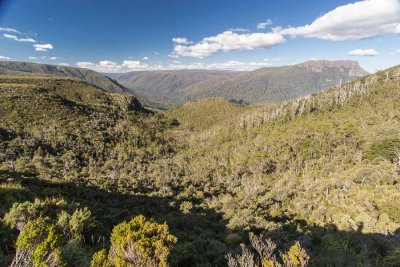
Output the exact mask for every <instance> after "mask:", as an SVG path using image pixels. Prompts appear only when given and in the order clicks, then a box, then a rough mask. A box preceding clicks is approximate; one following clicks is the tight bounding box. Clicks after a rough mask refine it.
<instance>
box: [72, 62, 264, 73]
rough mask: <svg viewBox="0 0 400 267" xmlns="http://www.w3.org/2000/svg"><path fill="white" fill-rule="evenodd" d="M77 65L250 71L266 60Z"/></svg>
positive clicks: (106, 68)
mask: <svg viewBox="0 0 400 267" xmlns="http://www.w3.org/2000/svg"><path fill="white" fill-rule="evenodd" d="M75 65H76V66H78V67H81V68H86V69H92V70H94V71H98V72H103V73H116V72H130V71H144V70H181V69H207V70H231V71H250V70H255V69H258V68H262V67H267V66H268V62H265V61H261V62H240V61H235V60H231V61H226V62H217V63H209V64H204V63H200V62H197V63H188V64H183V63H182V62H180V61H172V62H170V63H160V64H154V65H150V64H146V63H143V62H141V61H139V60H124V61H123V62H122V63H121V64H118V63H116V62H113V61H109V60H103V61H99V62H98V63H93V62H87V61H80V62H77V63H76V64H75Z"/></svg>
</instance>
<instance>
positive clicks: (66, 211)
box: [0, 66, 400, 267]
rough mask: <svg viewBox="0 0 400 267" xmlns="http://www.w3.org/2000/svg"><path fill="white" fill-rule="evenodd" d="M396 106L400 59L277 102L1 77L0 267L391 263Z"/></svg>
mask: <svg viewBox="0 0 400 267" xmlns="http://www.w3.org/2000/svg"><path fill="white" fill-rule="evenodd" d="M399 103H400V67H399V66H397V67H394V68H392V69H389V70H386V71H382V72H379V73H377V74H374V75H369V76H366V77H364V78H361V79H360V80H357V81H354V82H350V83H347V84H341V85H339V86H337V87H335V88H332V89H330V90H328V91H326V92H322V93H318V94H314V95H309V96H306V97H303V98H300V99H297V100H293V101H288V102H282V103H272V104H266V105H257V106H253V105H251V106H247V107H243V106H241V105H238V104H235V103H233V102H230V101H227V100H224V99H207V100H202V101H199V102H195V103H187V104H185V105H183V106H181V107H178V108H176V109H172V110H170V111H167V112H150V111H148V110H146V109H144V108H142V106H141V105H140V103H139V102H138V101H137V100H136V99H135V98H134V97H133V96H128V95H121V94H112V93H106V92H103V91H101V90H99V89H98V88H94V87H91V86H89V85H87V84H83V83H82V82H80V81H78V80H71V79H65V78H49V77H15V76H1V77H0V117H1V118H2V119H1V120H0V152H1V154H0V183H1V184H0V216H1V217H2V220H1V221H0V222H1V225H0V226H1V230H0V231H1V232H0V234H1V235H0V238H1V239H0V242H1V243H0V248H1V249H0V251H1V254H0V257H1V261H0V263H1V264H2V265H5V266H8V265H9V264H11V262H13V264H14V265H13V266H18V265H16V264H15V263H16V262H22V261H24V262H28V263H30V264H31V265H32V263H35V262H40V261H42V262H46V263H47V265H49V266H62V264H64V265H66V266H90V264H91V266H140V264H142V266H168V265H169V266H230V267H231V266H306V265H308V266H397V265H399V264H400V254H399V253H400V232H399V229H400V208H399V207H400V202H399V200H400V190H399V189H400V188H399V186H400V183H399V182H400V176H399V173H400V164H399V149H400V136H399V129H400V120H399V118H400V106H399ZM141 215H144V216H145V217H143V216H141ZM153 219H154V220H153ZM164 222H165V223H166V224H164ZM241 244H242V245H241ZM52 264H53V265H52ZM28 266H29V264H28Z"/></svg>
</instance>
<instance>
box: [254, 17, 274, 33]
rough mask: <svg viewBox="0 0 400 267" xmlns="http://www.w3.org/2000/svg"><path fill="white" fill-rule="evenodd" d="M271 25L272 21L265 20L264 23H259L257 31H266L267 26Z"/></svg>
mask: <svg viewBox="0 0 400 267" xmlns="http://www.w3.org/2000/svg"><path fill="white" fill-rule="evenodd" d="M269 25H272V20H270V19H267V20H266V21H263V22H260V23H258V24H257V29H260V30H263V29H266V28H267V26H269Z"/></svg>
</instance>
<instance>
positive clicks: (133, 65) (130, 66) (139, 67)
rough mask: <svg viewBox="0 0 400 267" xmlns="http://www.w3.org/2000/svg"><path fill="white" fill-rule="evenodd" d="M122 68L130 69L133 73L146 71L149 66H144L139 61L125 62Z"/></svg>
mask: <svg viewBox="0 0 400 267" xmlns="http://www.w3.org/2000/svg"><path fill="white" fill-rule="evenodd" d="M122 66H123V67H126V68H128V69H129V70H131V71H135V70H146V69H148V67H149V66H148V65H147V64H144V63H142V62H140V61H139V60H124V62H123V63H122Z"/></svg>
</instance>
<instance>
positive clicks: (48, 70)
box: [0, 61, 127, 93]
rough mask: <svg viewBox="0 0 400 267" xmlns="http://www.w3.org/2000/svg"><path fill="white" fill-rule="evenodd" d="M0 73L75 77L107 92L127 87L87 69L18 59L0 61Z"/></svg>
mask: <svg viewBox="0 0 400 267" xmlns="http://www.w3.org/2000/svg"><path fill="white" fill-rule="evenodd" d="M0 74H2V75H19V76H27V75H36V76H37V75H41V76H43V75H49V76H57V77H69V78H76V79H79V80H82V81H85V82H87V83H89V84H91V85H94V86H96V87H98V88H100V89H102V90H104V91H107V92H114V93H115V92H126V91H127V89H126V88H124V87H123V86H121V85H120V84H118V82H116V81H115V80H113V79H111V78H109V77H107V76H105V75H102V74H100V73H98V72H95V71H93V70H89V69H83V68H76V67H68V66H60V65H49V64H38V63H30V62H20V61H0Z"/></svg>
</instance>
